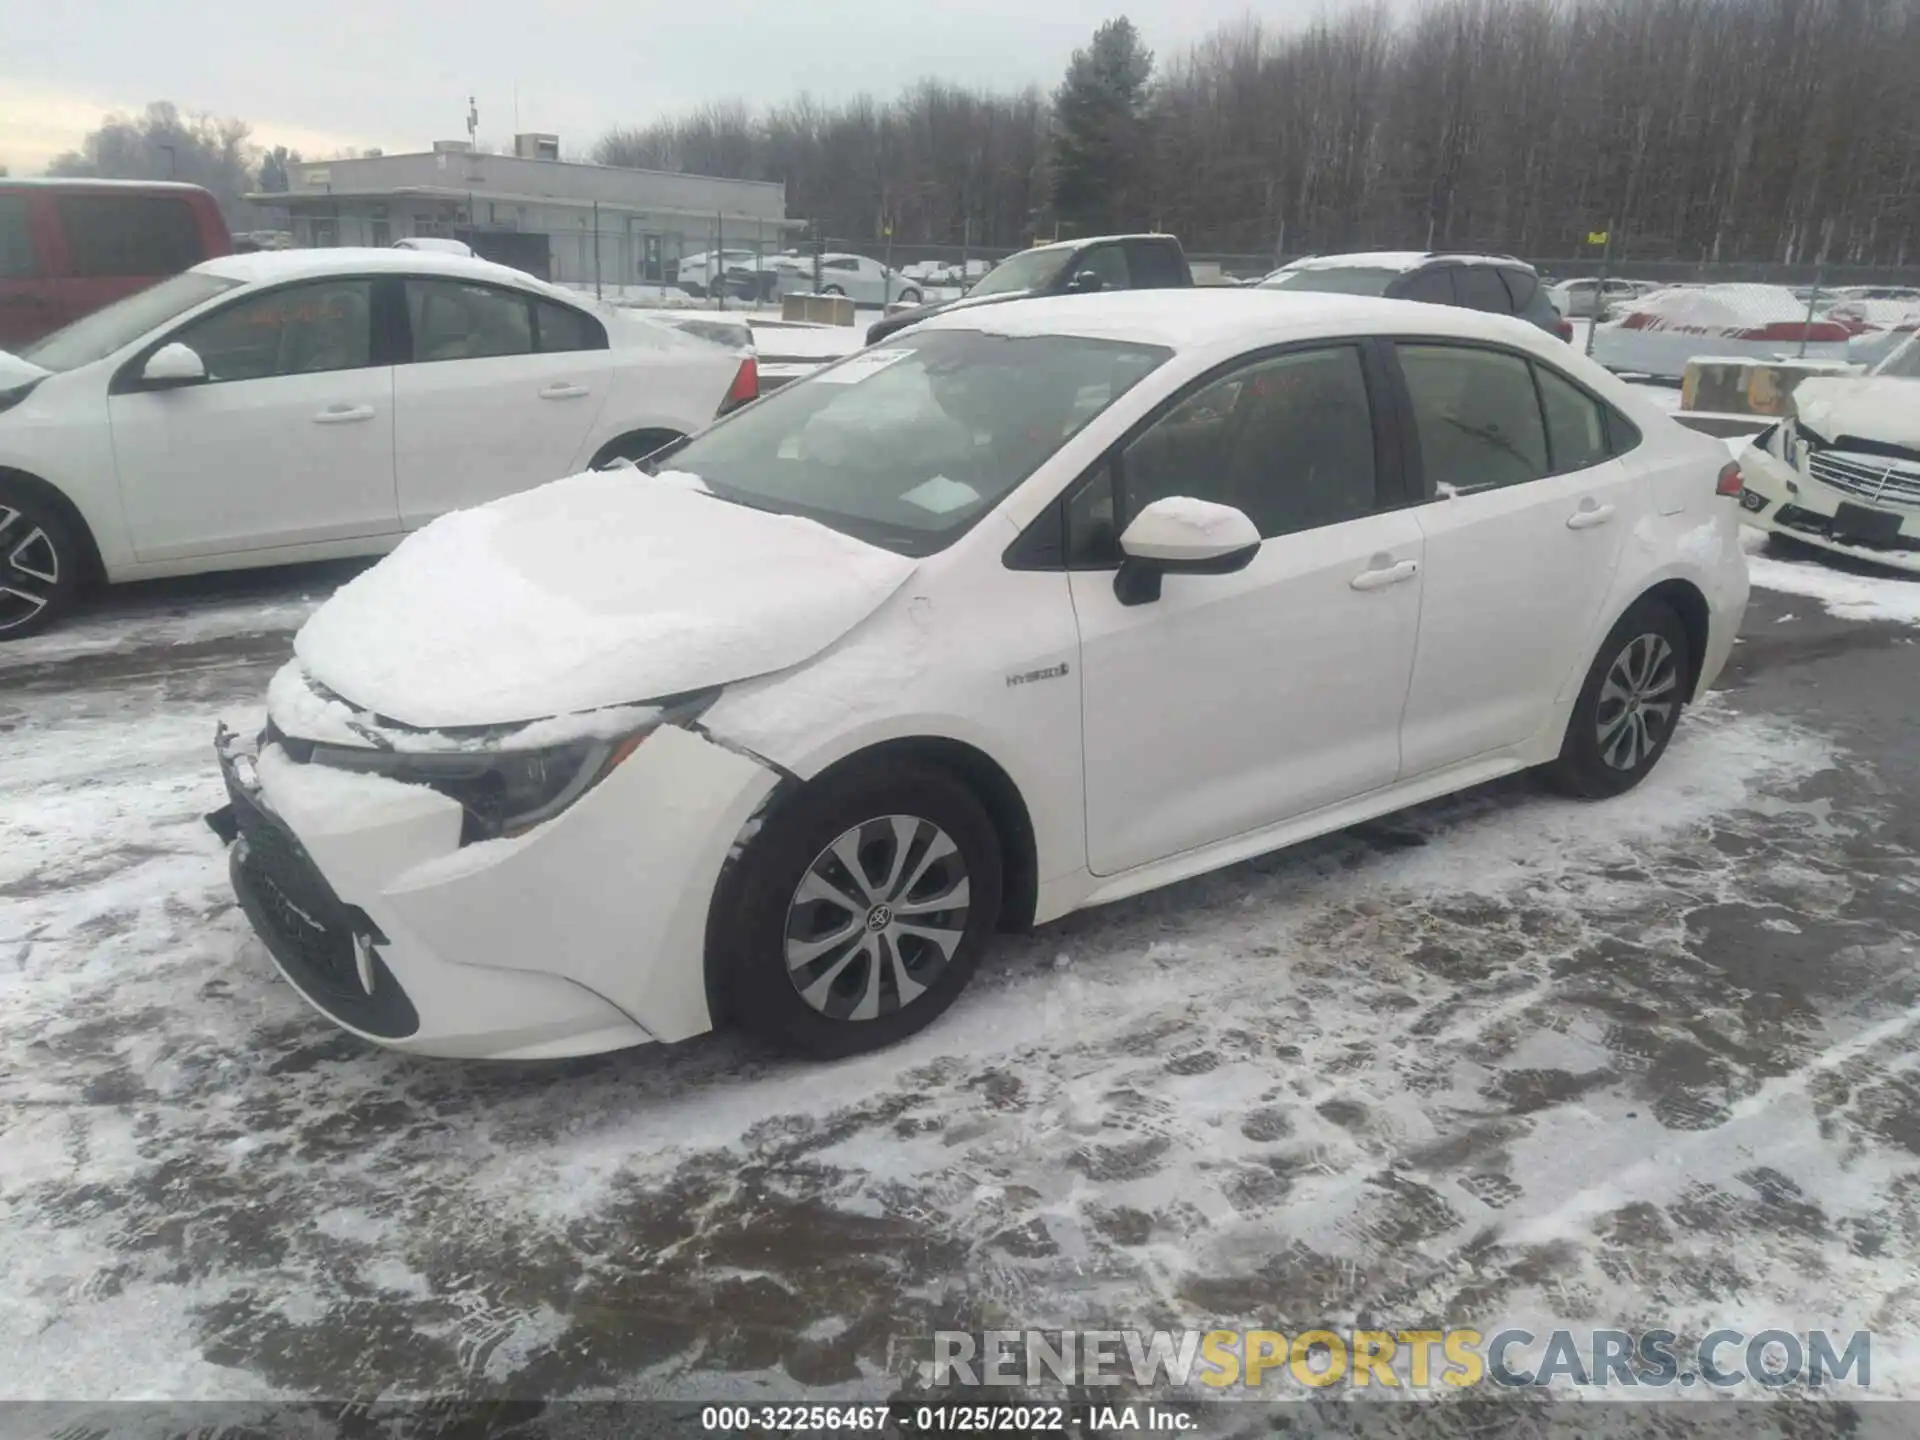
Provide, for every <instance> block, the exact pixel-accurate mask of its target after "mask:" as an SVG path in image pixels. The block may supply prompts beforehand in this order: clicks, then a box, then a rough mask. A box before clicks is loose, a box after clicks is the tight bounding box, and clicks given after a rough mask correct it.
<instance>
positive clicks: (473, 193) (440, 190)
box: [245, 161, 807, 230]
mask: <svg viewBox="0 0 1920 1440" xmlns="http://www.w3.org/2000/svg"><path fill="white" fill-rule="evenodd" d="M542 163H548V164H550V163H552V162H550V161H548V162H542ZM649 173H650V172H649ZM743 183H745V182H743ZM245 198H246V199H248V200H251V201H252V202H253V203H254V204H256V205H284V206H286V207H287V209H288V210H289V211H292V210H296V209H303V208H305V207H306V206H310V205H325V204H327V203H329V202H331V201H336V200H365V201H370V202H385V201H389V200H441V201H445V202H447V203H450V204H459V205H464V204H466V203H467V202H468V201H469V200H475V201H479V200H487V201H492V202H494V203H501V204H509V205H554V206H559V207H562V208H567V207H571V208H573V209H577V210H589V209H591V208H593V205H594V203H595V202H594V201H593V200H591V199H584V198H581V197H578V196H573V195H534V194H530V193H527V192H524V191H517V190H488V189H483V188H481V187H479V186H475V187H474V188H473V189H468V188H467V187H465V186H463V185H393V186H383V187H366V186H359V187H355V188H351V189H329V190H252V191H249V192H248V193H247V195H246V197H245ZM599 207H600V209H601V210H603V211H605V212H606V213H607V214H609V215H627V214H632V215H673V216H679V217H684V218H686V219H690V220H701V221H706V222H709V223H710V222H711V221H712V220H713V218H714V211H713V210H712V209H710V208H707V207H694V206H685V205H656V204H652V203H649V202H645V201H633V202H628V201H618V200H602V201H600V202H599ZM720 216H721V218H722V219H723V220H736V221H738V222H739V223H740V224H742V225H762V226H765V227H767V228H768V229H787V230H799V229H804V228H805V227H806V224H807V222H806V221H804V220H791V219H783V218H780V217H777V216H770V215H752V214H748V213H747V212H745V211H721V212H720ZM481 228H482V229H486V228H488V227H486V226H482V227H481Z"/></svg>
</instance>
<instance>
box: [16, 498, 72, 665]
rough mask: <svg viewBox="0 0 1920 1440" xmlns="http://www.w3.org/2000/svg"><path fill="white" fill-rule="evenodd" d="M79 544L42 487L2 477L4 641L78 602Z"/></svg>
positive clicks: (35, 627)
mask: <svg viewBox="0 0 1920 1440" xmlns="http://www.w3.org/2000/svg"><path fill="white" fill-rule="evenodd" d="M79 586H80V548H79V546H78V544H77V543H76V542H75V540H74V537H73V534H72V533H71V531H70V530H69V528H68V526H67V522H66V519H65V517H64V516H62V515H61V513H60V511H59V509H58V507H56V506H55V505H52V504H50V503H49V502H48V500H47V498H46V497H45V496H44V495H42V494H41V493H40V492H39V491H38V490H37V489H35V488H33V487H31V486H28V485H22V484H19V483H17V482H10V481H7V480H0V641H7V640H19V639H22V638H24V637H25V636H28V635H31V634H33V633H34V632H36V631H38V630H44V629H45V628H46V627H47V626H49V625H51V624H52V623H53V622H54V621H55V620H57V619H59V618H60V616H61V615H63V614H64V613H65V612H66V611H67V609H68V608H69V607H70V606H71V605H72V604H73V599H74V595H75V594H76V592H77V591H78V590H79Z"/></svg>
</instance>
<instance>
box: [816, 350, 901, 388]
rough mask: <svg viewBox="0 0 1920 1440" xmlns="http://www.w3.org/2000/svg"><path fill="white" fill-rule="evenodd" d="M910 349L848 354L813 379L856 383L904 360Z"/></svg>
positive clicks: (826, 382) (832, 382)
mask: <svg viewBox="0 0 1920 1440" xmlns="http://www.w3.org/2000/svg"><path fill="white" fill-rule="evenodd" d="M912 353H913V352H912V351H911V350H862V351H861V352H860V353H859V354H858V355H850V356H848V357H847V358H846V359H845V360H842V361H841V362H840V363H839V364H838V365H836V366H834V367H833V368H832V369H831V370H823V371H821V372H820V373H819V374H818V375H816V376H815V377H814V379H815V380H816V381H817V382H818V383H820V384H822V385H857V384H859V383H860V382H861V381H862V380H864V379H866V378H867V377H868V376H869V375H872V374H874V373H875V372H877V371H880V370H884V369H886V368H887V367H888V366H889V365H892V364H895V363H897V362H898V361H901V360H904V359H906V358H907V356H909V355H911V354H912Z"/></svg>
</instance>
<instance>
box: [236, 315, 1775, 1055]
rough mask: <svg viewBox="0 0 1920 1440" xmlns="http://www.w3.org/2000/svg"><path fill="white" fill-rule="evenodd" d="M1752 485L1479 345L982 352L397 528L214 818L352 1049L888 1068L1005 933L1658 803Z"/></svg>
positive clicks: (1545, 350)
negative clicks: (1550, 819) (1484, 829)
mask: <svg viewBox="0 0 1920 1440" xmlns="http://www.w3.org/2000/svg"><path fill="white" fill-rule="evenodd" d="M1726 458H1727V456H1726V451H1725V449H1724V448H1723V447H1722V445H1721V443H1720V442H1719V441H1716V440H1709V439H1707V438H1705V437H1703V436H1700V435H1697V434H1695V433H1693V432H1691V431H1688V430H1684V429H1682V428H1681V427H1679V426H1678V425H1676V424H1674V423H1673V422H1672V421H1671V420H1669V419H1668V418H1667V417H1666V416H1665V415H1662V414H1660V413H1659V412H1658V411H1657V410H1656V409H1654V408H1653V407H1652V406H1650V405H1648V404H1646V403H1644V402H1642V401H1641V400H1640V399H1639V398H1638V397H1637V396H1636V395H1635V393H1634V392H1633V391H1632V390H1630V389H1628V388H1627V387H1625V386H1624V385H1622V384H1621V383H1620V382H1618V381H1617V380H1615V379H1613V378H1612V377H1611V376H1609V375H1608V374H1607V373H1606V372H1605V371H1603V370H1601V369H1600V368H1599V367H1598V366H1596V365H1592V364H1590V363H1588V362H1586V361H1584V360H1583V359H1582V358H1581V357H1580V356H1579V355H1578V354H1576V353H1574V352H1572V351H1570V350H1569V349H1568V348H1567V347H1566V346H1565V345H1564V344H1562V343H1560V342H1559V341H1558V340H1556V339H1555V338H1554V337H1553V336H1551V335H1549V334H1547V333H1545V332H1544V331H1540V330H1537V329H1534V328H1533V327H1531V326H1529V325H1527V324H1525V323H1524V322H1522V321H1518V320H1512V319H1505V318H1500V317H1494V316H1489V315H1483V314H1479V313H1476V312H1473V311H1467V310H1456V309H1445V308H1441V307H1436V306H1429V305H1416V304H1409V303H1402V302H1396V301H1380V300H1362V299H1350V298H1345V297H1338V296H1323V295H1310V296H1297V295H1289V294H1283V293H1248V292H1244V291H1231V292H1220V293H1207V292H1193V291H1177V292H1175V291H1165V292H1143V293H1127V294H1117V295H1113V296H1102V297H1086V296H1080V297H1073V298H1069V299H1062V300H1032V301H1020V302H1015V303H1011V304H1007V305H999V306H990V307H987V308H985V309H978V310H968V311H957V312H955V313H953V314H952V315H948V316H939V317H936V318H934V319H931V320H928V321H927V322H925V323H924V324H922V325H920V326H919V327H917V328H916V329H914V330H913V331H911V332H908V333H906V334H904V335H901V336H899V337H898V338H896V339H894V340H892V341H890V342H889V343H887V344H885V345H883V346H881V347H878V348H874V349H869V350H866V351H862V352H860V353H858V354H856V355H853V356H851V357H849V358H847V359H846V360H844V361H842V362H840V363H839V364H837V365H835V366H833V367H832V368H830V369H827V370H824V371H821V372H820V373H819V374H817V375H816V376H814V377H813V378H811V379H808V380H806V381H803V382H800V383H798V384H795V385H792V386H790V387H788V388H786V389H783V390H780V391H778V392H776V393H774V394H773V395H771V396H769V397H767V398H765V399H763V400H761V401H759V402H758V403H756V404H754V405H751V406H748V407H747V408H745V409H743V410H741V411H739V412H738V413H737V414H735V415H733V416H731V417H730V418H728V419H727V420H725V421H723V422H721V423H720V424H718V425H715V426H714V427H712V428H711V429H709V430H708V431H706V432H705V433H704V434H702V435H700V436H698V437H696V438H694V439H693V440H691V441H689V442H687V443H686V444H684V445H682V446H681V447H679V448H678V449H677V451H672V452H669V453H668V454H667V455H666V456H664V457H657V458H656V459H655V460H654V461H653V462H651V466H650V468H651V469H653V470H654V471H656V472H657V473H653V474H648V473H643V471H641V470H639V469H634V468H625V469H617V470H611V471H603V472H597V473H589V474H583V475H578V476H575V477H573V478H571V479H566V480H561V481H558V482H556V483H554V484H551V485H547V486H544V487H542V488H541V489H538V490H534V491H530V492H528V493H526V494H523V495H519V496H515V497H512V498H510V499H506V500H502V501H499V502H497V503H494V504H491V505H486V506H483V507H480V508H477V509H472V510H466V511H462V512H460V513H458V514H454V515H450V516H447V517H446V518H444V519H442V520H440V521H437V522H436V523H434V524H433V525H430V526H428V527H427V528H426V529H425V530H423V531H421V532H420V533H419V534H417V535H414V536H411V537H410V538H409V539H408V540H407V541H406V542H405V543H404V544H402V545H401V546H400V548H399V549H398V550H397V551H396V552H395V553H394V554H393V555H391V556H389V557H388V558H387V559H386V560H384V561H382V562H381V563H380V564H379V565H377V566H375V567H374V568H373V569H372V570H370V571H368V572H367V573H366V574H364V575H362V576H360V577H358V578H357V579H355V580H353V581H351V582H350V583H348V584H347V585H346V586H344V587H343V588H342V589H341V590H340V591H339V592H338V593H337V594H336V595H335V596H334V597H333V598H332V599H331V600H329V601H328V602H327V603H326V604H325V605H324V606H322V607H321V609H320V610H319V611H317V612H316V613H315V615H314V616H313V618H312V619H311V620H309V621H308V622H307V625H306V627H305V628H304V629H303V630H302V631H301V632H300V634H299V636H298V638H297V640H296V642H295V645H294V654H295V658H294V660H293V661H291V662H290V663H289V664H288V665H287V666H286V668H285V669H283V670H282V671H281V672H280V673H279V675H278V676H277V677H276V678H275V680H274V682H273V684H272V687H271V691H270V694H269V697H268V712H269V717H270V719H269V724H268V725H267V727H266V730H265V731H264V733H263V734H262V735H260V736H259V737H257V739H256V738H254V737H246V738H242V737H237V736H234V735H230V734H224V733H223V735H222V736H221V738H220V741H219V744H218V749H219V754H220V763H221V765H222V767H223V770H224V772H225V776H226V782H227V786H228V790H229V797H230V801H231V803H230V805H229V806H228V807H227V808H226V809H224V810H222V811H220V812H218V813H216V814H215V815H214V816H212V817H210V819H211V821H212V823H213V825H214V828H215V829H216V830H218V831H220V832H221V833H222V834H223V835H225V836H226V837H228V838H229V839H231V840H232V842H233V843H232V849H231V856H230V859H231V868H232V874H233V879H234V884H235V888H236V890H237V892H238V894H239V896H240V899H241V902H242V904H243V905H244V907H245V909H246V912H247V914H248V916H249V917H250V918H251V920H252V923H253V925H254V927H255V928H256V930H257V931H258V932H259V934H260V936H261V938H262V939H263V940H264V941H265V942H266V946H267V948H268V949H269V950H270V951H271V952H272V954H273V956H274V957H275V959H276V960H277V961H278V963H279V965H280V968H281V969H282V970H283V971H284V973H285V974H286V976H287V978H288V979H289V980H291V981H292V982H293V984H294V986H295V987H296V988H297V989H298V990H299V991H300V992H301V993H302V994H303V995H304V996H306V998H307V999H308V1000H310V1001H311V1002H312V1003H313V1005H314V1006H315V1007H317V1008H318V1009H319V1010H321V1011H322V1012H323V1013H324V1014H326V1015H328V1016H329V1017H331V1018H332V1019H333V1020H335V1021H336V1022H338V1023H339V1024H341V1025H343V1026H345V1027H346V1028H347V1029H349V1030H352V1031H353V1032H355V1033H356V1034H359V1035H362V1036H364V1037H367V1038H368V1039H371V1040H376V1041H379V1042H381V1043H383V1044H387V1045H392V1046H395V1047H398V1048H401V1049H406V1050H413V1051H419V1052H424V1053H429V1054H440V1055H465V1056H492V1057H514V1058H532V1057H546V1056H560V1055H571V1054H576V1053H580V1052H585V1051H594V1050H604V1049H610V1048H613V1047H616V1046H624V1045H634V1044H639V1043H642V1042H646V1041H675V1040H681V1039H684V1038H686V1037H688V1036H691V1035H695V1034H698V1033H700V1032H702V1031H705V1030H707V1029H709V1028H710V1027H712V1026H714V1025H715V1024H717V1023H721V1022H722V1021H725V1022H730V1023H733V1024H737V1025H740V1026H743V1027H746V1028H747V1029H749V1030H751V1031H752V1032H754V1033H756V1034H758V1035H760V1036H763V1037H765V1038H766V1039H768V1040H770V1041H773V1042H775V1043H777V1044H779V1045H782V1046H785V1047H789V1048H791V1049H795V1050H798V1051H801V1052H805V1053H809V1054H813V1055H819V1056H834V1055H844V1054H848V1053H852V1052H857V1051H863V1050H867V1049H870V1048H872V1047H875V1046H879V1045H884V1044H886V1043H888V1042H890V1041H893V1040H897V1039H899V1038H900V1037H902V1036H904V1035H907V1034H910V1033H911V1032H913V1031H915V1030H918V1029H919V1028H920V1027H921V1026H923V1025H925V1024H927V1023H928V1022H929V1021H931V1020H932V1019H934V1018H935V1017H936V1016H938V1015H939V1014H940V1013H941V1011H943V1010H944V1009H945V1008H946V1007H947V1006H948V1005H950V1004H952V1003H953V1001H954V999H955V997H956V996H957V995H958V994H959V992H960V990H961V989H962V988H963V987H964V986H965V984H966V983H967V979H968V977H969V976H970V975H971V974H972V973H973V970H974V967H975V966H976V965H977V964H978V963H979V960H980V957H981V954H982V952H983V951H984V950H985V949H986V948H987V946H988V945H989V944H990V943H991V939H992V936H993V934H994V932H995V930H996V929H999V928H1002V927H1009V926H1015V927H1017V926H1023V925H1027V924H1031V923H1035V922H1044V921H1048V920H1052V919H1054V918H1055V917H1057V916H1060V915H1064V914H1066V913H1067V912H1068V911H1071V910H1076V909H1079V908H1081V907H1084V906H1089V905H1097V904H1100V903H1102V902H1105V901H1109V900H1115V899H1118V898H1120V897H1122V896H1126V895H1133V894H1136V893H1138V892H1140V891H1143V890H1149V889H1152V888H1154V887H1155V886H1159V885H1165V884H1167V883H1169V882H1171V881H1175V880H1179V879H1181V878H1183V877H1186V876H1190V875H1194V874H1197V873H1199V872H1201V871H1206V870H1212V869H1215V868H1217V867H1219V866H1223V865H1228V864H1231V863H1233V862H1234V861H1237V860H1242V859H1245V858H1247V857H1248V856H1251V855H1256V854H1259V853H1261V852H1263V851H1268V850H1272V849H1274V848H1276V847H1279V846H1284V845H1289V844H1292V843H1294V842H1296V841H1299V840H1302V839H1305V838H1306V837H1309V836H1312V835H1317V834H1320V833H1322V832H1325V831H1329V830H1334V829H1337V828H1339V827H1342V826H1347V825H1351V824H1354V823H1355V822H1357V821H1361V820H1364V819H1366V818H1368V817H1370V816H1374V815H1378V814H1380V813H1382V812H1384V811H1389V810H1393V809H1396V808H1398V807H1401V806H1405V805H1409V804H1412V803H1414V802H1417V801H1422V800H1427V799H1430V798H1432V797H1434V796H1437V795H1440V794H1443V793H1445V792H1448V791H1452V790H1457V789H1460V788H1461V787H1463V786H1469V785H1473V784H1476V783H1478V782H1481V781H1485V780H1488V779H1491V778H1493V777H1495V776H1498V775H1503V774H1506V773H1508V772H1511V771H1516V770H1522V769H1526V768H1528V767H1533V766H1542V767H1546V769H1547V770H1548V771H1549V772H1550V774H1551V775H1552V777H1553V778H1554V779H1556V780H1557V781H1558V782H1559V783H1560V784H1561V785H1562V786H1564V787H1565V788H1566V789H1569V790H1571V791H1573V792H1574V793H1576V794H1579V795H1584V796H1591V797H1596V798H1598V797H1605V796H1609V795H1614V794H1617V793H1619V792H1621V791H1624V790H1626V789H1628V788H1629V787H1631V786H1633V785H1634V784H1636V783H1638V782H1639V781H1640V780H1641V779H1642V778H1643V777H1644V776H1645V775H1646V774H1647V772H1648V771H1649V770H1651V769H1652V768H1653V766H1654V765H1655V764H1656V763H1657V762H1658V761H1659V759H1660V756H1661V754H1662V753H1663V752H1664V750H1665V749H1666V747H1667V744H1668V742H1669V740H1670V739H1671V737H1672V735H1673V731H1674V727H1675V724H1676V723H1677V722H1678V720H1679V718H1680V713H1681V710H1682V708H1683V707H1684V706H1685V705H1686V704H1687V703H1688V702H1689V701H1691V700H1693V699H1696V698H1697V697H1699V696H1700V695H1701V694H1702V693H1703V692H1704V691H1705V689H1706V687H1707V686H1708V685H1709V684H1710V683H1711V682H1712V681H1713V679H1714V677H1715V675H1716V674H1717V673H1718V672H1719V670H1720V668H1721V665H1722V663H1723V661H1724V660H1725V659H1726V657H1727V654H1728V652H1729V649H1730V647H1731V646H1732V644H1733V637H1734V632H1735V630H1736V628H1737V627H1738V625H1739V621H1740V617H1741V613H1742V611H1743V609H1744V607H1745V604H1746V597H1747V575H1746V568H1745V562H1744V559H1743V557H1742V554H1741V550H1740V545H1739V543H1738V536H1737V530H1738V524H1737V517H1738V515H1739V513H1740V512H1739V501H1738V498H1737V497H1738V493H1739V489H1740V479H1739V472H1738V470H1737V468H1736V467H1733V466H1730V465H1728V464H1726V463H1725V462H1726Z"/></svg>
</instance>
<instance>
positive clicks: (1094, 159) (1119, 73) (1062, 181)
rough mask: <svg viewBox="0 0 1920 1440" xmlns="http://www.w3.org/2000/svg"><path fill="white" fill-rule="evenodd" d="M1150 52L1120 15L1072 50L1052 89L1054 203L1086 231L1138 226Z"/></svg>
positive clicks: (1067, 219) (1064, 217) (1062, 214)
mask: <svg viewBox="0 0 1920 1440" xmlns="http://www.w3.org/2000/svg"><path fill="white" fill-rule="evenodd" d="M1152 74H1153V52H1151V51H1150V50H1148V49H1147V48H1146V47H1145V46H1144V45H1142V44H1141V43H1140V32H1139V31H1138V30H1136V29H1134V27H1133V22H1132V21H1131V20H1129V19H1127V17H1126V16H1124V15H1122V16H1120V17H1119V18H1118V19H1115V20H1109V21H1107V22H1106V24H1104V25H1102V26H1101V27H1100V28H1099V29H1098V30H1096V31H1094V32H1093V43H1092V44H1091V45H1089V46H1087V47H1086V48H1085V49H1084V50H1076V51H1074V52H1073V59H1072V61H1071V62H1070V63H1069V64H1068V66H1067V74H1066V78H1065V79H1064V80H1063V81H1061V83H1060V88H1059V89H1058V90H1056V91H1055V92H1054V97H1053V114H1054V140H1053V203H1054V208H1055V210H1056V211H1057V212H1058V215H1059V217H1060V219H1061V220H1062V221H1063V222H1065V223H1067V224H1069V225H1071V226H1073V227H1074V228H1075V229H1078V230H1080V231H1081V233H1083V234H1097V233H1099V232H1102V231H1111V230H1119V229H1123V228H1126V227H1127V226H1129V225H1133V224H1138V223H1139V222H1140V217H1139V216H1138V215H1137V214H1136V211H1137V210H1138V208H1139V204H1140V196H1141V192H1142V186H1141V181H1142V179H1143V173H1144V169H1145V160H1146V124H1145V121H1146V109H1147V100H1148V93H1147V82H1148V79H1149V77H1150V76H1151V75H1152Z"/></svg>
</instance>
